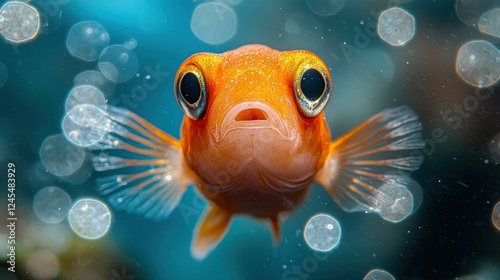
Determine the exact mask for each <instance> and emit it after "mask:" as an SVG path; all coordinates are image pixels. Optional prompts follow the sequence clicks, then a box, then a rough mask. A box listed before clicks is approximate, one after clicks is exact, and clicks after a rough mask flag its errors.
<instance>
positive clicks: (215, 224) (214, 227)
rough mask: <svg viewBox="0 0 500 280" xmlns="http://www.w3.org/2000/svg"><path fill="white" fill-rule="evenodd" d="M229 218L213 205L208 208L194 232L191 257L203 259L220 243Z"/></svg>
mask: <svg viewBox="0 0 500 280" xmlns="http://www.w3.org/2000/svg"><path fill="white" fill-rule="evenodd" d="M231 216H232V215H231V214H230V213H228V212H227V211H225V210H223V209H222V208H220V207H219V206H217V205H215V204H212V205H210V206H209V208H208V211H206V213H205V215H204V216H203V217H201V218H200V220H199V221H198V224H197V226H196V228H195V230H194V231H195V233H194V235H193V240H192V242H191V255H192V256H193V257H194V258H195V259H198V260H202V259H204V258H205V257H206V256H207V255H208V253H209V252H210V251H211V250H213V249H214V248H215V247H216V246H217V244H219V243H220V241H221V240H222V238H223V237H224V235H225V234H226V232H227V229H228V228H229V224H230V222H231Z"/></svg>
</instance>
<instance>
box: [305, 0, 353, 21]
mask: <svg viewBox="0 0 500 280" xmlns="http://www.w3.org/2000/svg"><path fill="white" fill-rule="evenodd" d="M306 4H307V6H308V7H309V9H311V11H313V12H314V13H315V14H317V15H319V16H324V17H326V16H331V15H334V14H336V13H337V12H338V11H340V9H342V7H344V4H345V0H327V1H325V0H306Z"/></svg>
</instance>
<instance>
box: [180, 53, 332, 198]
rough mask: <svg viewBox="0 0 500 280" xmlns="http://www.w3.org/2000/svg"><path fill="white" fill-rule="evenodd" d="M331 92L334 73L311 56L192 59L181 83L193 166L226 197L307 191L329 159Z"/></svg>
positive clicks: (184, 132)
mask: <svg viewBox="0 0 500 280" xmlns="http://www.w3.org/2000/svg"><path fill="white" fill-rule="evenodd" d="M331 90H332V80H331V76H330V72H329V70H328V68H327V66H326V65H325V63H324V62H323V61H322V60H321V59H320V58H319V57H317V56H316V55H314V54H313V53H311V52H308V51H284V52H280V51H277V50H274V49H271V48H268V47H265V46H261V45H249V46H245V47H242V48H239V49H236V50H233V51H229V52H226V53H222V54H212V53H199V54H195V55H193V56H191V57H190V58H188V59H187V60H186V61H185V62H184V63H183V64H182V65H181V66H180V68H179V70H178V72H177V75H176V78H175V92H176V97H177V101H178V103H179V105H180V107H181V108H182V109H183V111H184V113H185V115H186V116H185V118H184V121H183V125H182V127H181V142H182V147H183V152H184V156H185V159H186V162H187V164H188V165H189V167H190V168H191V169H192V170H193V171H194V172H195V173H196V174H197V175H198V177H200V178H201V179H202V180H203V181H204V183H206V184H207V185H209V186H210V187H211V188H212V189H214V190H216V191H220V192H222V191H227V190H229V189H233V188H236V187H241V188H242V187H245V186H253V187H252V188H259V187H261V186H264V187H267V188H268V189H274V190H275V191H280V192H292V191H295V190H297V189H301V188H304V187H305V186H307V185H308V184H310V182H311V179H312V177H313V176H314V175H315V174H316V172H317V170H318V169H319V168H320V167H321V166H322V165H323V164H324V159H325V156H326V154H327V153H328V145H329V143H330V133H329V130H328V126H327V124H326V121H325V117H324V114H323V109H324V108H325V106H326V105H327V104H328V102H329V100H330V98H331ZM256 193H258V191H256Z"/></svg>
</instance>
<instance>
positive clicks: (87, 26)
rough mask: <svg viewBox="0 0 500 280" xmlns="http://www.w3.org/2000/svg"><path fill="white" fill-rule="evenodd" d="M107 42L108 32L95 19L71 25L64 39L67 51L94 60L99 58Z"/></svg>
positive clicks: (78, 56)
mask: <svg viewBox="0 0 500 280" xmlns="http://www.w3.org/2000/svg"><path fill="white" fill-rule="evenodd" d="M108 44H109V35H108V32H107V31H106V30H105V29H104V27H102V25H100V24H99V23H97V22H95V21H82V22H79V23H77V24H75V25H73V27H71V29H70V31H69V33H68V38H67V39H66V47H67V48H68V51H69V53H70V54H71V55H73V56H74V57H77V58H79V59H81V60H85V61H94V60H96V59H97V58H99V55H100V54H101V52H102V50H103V49H104V48H105V47H107V46H108Z"/></svg>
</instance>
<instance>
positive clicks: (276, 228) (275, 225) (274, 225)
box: [269, 215, 281, 245]
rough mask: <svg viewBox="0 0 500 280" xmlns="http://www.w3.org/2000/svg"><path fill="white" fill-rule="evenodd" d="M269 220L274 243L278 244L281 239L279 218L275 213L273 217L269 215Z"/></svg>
mask: <svg viewBox="0 0 500 280" xmlns="http://www.w3.org/2000/svg"><path fill="white" fill-rule="evenodd" d="M269 221H270V222H271V229H272V230H273V237H274V244H275V245H278V244H279V243H280V241H281V227H280V220H279V218H278V216H277V215H276V216H274V217H271V218H270V219H269Z"/></svg>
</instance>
